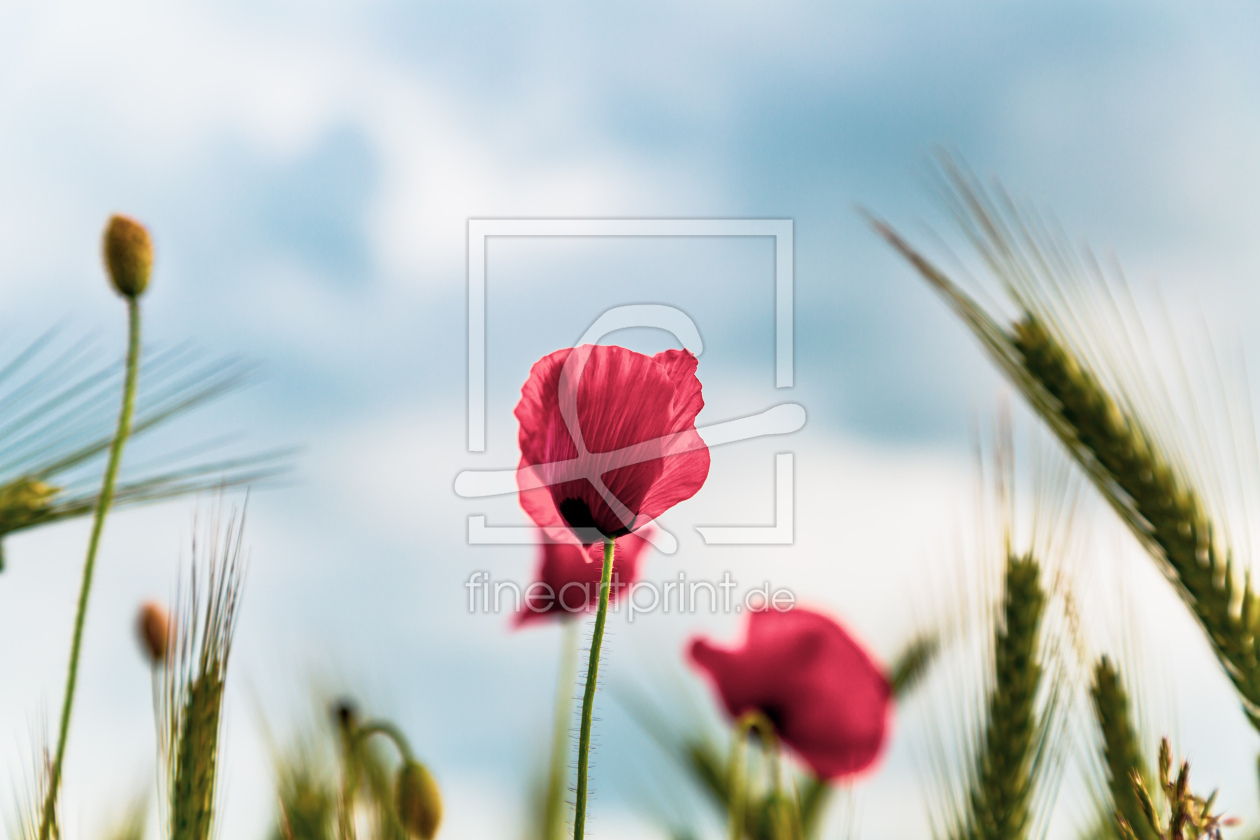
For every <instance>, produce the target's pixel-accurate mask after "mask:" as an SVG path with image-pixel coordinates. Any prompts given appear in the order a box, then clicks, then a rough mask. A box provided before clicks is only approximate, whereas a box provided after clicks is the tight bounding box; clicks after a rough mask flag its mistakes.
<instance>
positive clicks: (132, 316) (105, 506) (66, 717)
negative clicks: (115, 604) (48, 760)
mask: <svg viewBox="0 0 1260 840" xmlns="http://www.w3.org/2000/svg"><path fill="white" fill-rule="evenodd" d="M127 321H128V337H127V372H126V375H125V377H124V379H123V392H122V408H121V409H120V410H119V412H118V430H117V432H115V434H114V441H113V443H111V444H110V447H109V462H108V463H107V464H106V465H105V478H104V479H103V481H102V482H101V495H100V498H99V499H97V502H96V513H95V516H94V518H93V520H92V536H91V538H90V539H89V540H88V550H87V559H86V560H85V561H84V562H83V583H82V584H81V585H80V587H79V608H78V612H77V613H76V614H75V618H74V641H73V642H71V645H70V673H69V675H68V676H67V678H66V696H65V700H64V701H62V705H61V728H60V731H59V734H58V736H57V753H56V757H55V758H54V759H53V763H52V771H51V778H50V779H49V780H48V795H47V797H46V798H45V799H44V813H43V816H42V817H41V818H40V824H39V840H48V835H49V832H50V831H51V829H52V823H53V814H54V813H56V810H57V792H58V790H59V788H60V786H61V765H62V762H63V761H64V760H65V757H66V740H67V737H68V735H69V733H70V711H71V709H72V708H73V707H74V687H75V684H76V683H77V682H78V677H79V652H80V649H81V648H82V646H83V624H84V620H85V619H86V617H87V605H88V594H89V593H90V592H91V591H92V572H93V571H94V570H95V569H96V550H97V548H98V547H99V546H100V543H101V532H102V531H103V530H104V528H105V517H106V515H108V514H109V506H110V503H111V502H112V501H113V498H114V482H115V480H116V479H117V478H118V464H119V462H121V461H122V453H123V446H124V445H125V444H126V443H127V436H128V435H129V434H130V433H131V415H132V414H133V413H134V410H135V403H136V380H137V379H138V378H139V375H140V302H139V301H138V300H137V299H136V298H134V297H129V298H127Z"/></svg>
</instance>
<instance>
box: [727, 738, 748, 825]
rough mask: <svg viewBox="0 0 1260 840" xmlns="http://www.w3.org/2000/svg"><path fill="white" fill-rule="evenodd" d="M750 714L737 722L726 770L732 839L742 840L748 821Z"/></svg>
mask: <svg viewBox="0 0 1260 840" xmlns="http://www.w3.org/2000/svg"><path fill="white" fill-rule="evenodd" d="M750 724H751V720H750V714H746V715H744V716H743V717H741V718H740V719H739V721H738V722H737V723H736V724H735V733H734V735H733V737H732V739H731V757H730V761H729V766H728V768H727V771H726V807H727V810H728V822H729V823H730V840H741V838H743V836H744V823H745V821H746V814H745V811H746V810H747V809H746V808H745V807H744V782H745V778H744V777H745V773H746V770H747V766H746V765H747V759H746V757H745V752H746V749H747V746H748V730H749V729H750V728H751V725H750Z"/></svg>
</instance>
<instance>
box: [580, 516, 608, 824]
mask: <svg viewBox="0 0 1260 840" xmlns="http://www.w3.org/2000/svg"><path fill="white" fill-rule="evenodd" d="M614 545H615V544H614V542H613V540H612V539H605V541H604V569H603V572H602V573H601V574H600V578H599V611H598V612H596V613H595V632H594V633H593V634H592V635H591V658H590V661H589V663H588V664H587V666H586V689H585V690H584V691H583V693H582V728H581V729H580V730H579V734H578V770H577V800H576V802H575V803H574V804H575V811H574V815H573V840H582V838H583V837H584V836H585V832H586V772H587V768H588V766H589V764H590V753H591V717H592V715H593V714H594V712H595V683H596V680H597V679H598V677H599V648H600V645H601V644H602V643H603V641H604V623H605V622H606V621H607V620H608V589H609V586H610V585H611V584H612V567H613V546H614Z"/></svg>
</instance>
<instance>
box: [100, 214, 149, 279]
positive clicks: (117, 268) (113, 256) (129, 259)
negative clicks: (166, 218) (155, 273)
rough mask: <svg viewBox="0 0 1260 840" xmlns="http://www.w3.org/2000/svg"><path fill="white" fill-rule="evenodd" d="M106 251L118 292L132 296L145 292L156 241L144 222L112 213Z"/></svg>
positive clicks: (110, 274) (108, 265) (106, 229)
mask: <svg viewBox="0 0 1260 840" xmlns="http://www.w3.org/2000/svg"><path fill="white" fill-rule="evenodd" d="M104 251H105V267H106V268H107V269H108V270H109V279H110V282H112V283H113V284H114V288H115V289H117V290H118V294H120V295H122V296H124V297H129V298H134V297H139V296H140V295H142V294H144V290H145V289H146V288H147V287H148V285H149V272H150V270H152V268H153V242H152V241H151V240H150V239H149V232H148V231H147V230H145V229H144V225H142V224H140V223H139V222H137V221H136V220H135V219H132V218H130V217H128V216H122V215H114V216H110V217H109V224H108V225H106V226H105V242H104Z"/></svg>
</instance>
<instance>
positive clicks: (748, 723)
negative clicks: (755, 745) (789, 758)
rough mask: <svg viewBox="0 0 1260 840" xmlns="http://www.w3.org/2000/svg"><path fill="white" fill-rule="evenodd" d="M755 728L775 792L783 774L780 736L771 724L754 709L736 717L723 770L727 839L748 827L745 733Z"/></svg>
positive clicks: (737, 836)
mask: <svg viewBox="0 0 1260 840" xmlns="http://www.w3.org/2000/svg"><path fill="white" fill-rule="evenodd" d="M753 730H756V731H757V734H758V735H759V736H760V737H761V744H762V747H763V748H764V749H765V753H766V756H767V757H768V758H769V759H770V770H771V777H770V778H771V790H772V793H773V794H774V795H776V796H777V795H778V793H779V791H780V789H781V787H782V783H783V778H782V775H781V773H780V765H779V762H778V757H779V739H778V736H777V735H775V732H774V724H773V723H771V722H770V719H769V718H767V717H766V716H765V715H764V714H762V713H761V712H760V711H758V710H757V709H752V710H750V711H747V712H744V713H743V714H742V715H740V716H739V720H737V721H735V731H734V733H733V734H732V738H731V757H730V762H729V765H728V767H727V773H726V804H727V813H728V818H729V822H730V840H741V838H743V836H744V834H745V828H747V827H748V825H747V823H748V822H749V820H748V813H747V811H748V809H747V806H746V805H745V804H744V800H745V799H746V798H747V790H746V788H747V775H748V759H747V747H748V736H749V734H750V733H751V732H752V731H753Z"/></svg>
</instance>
